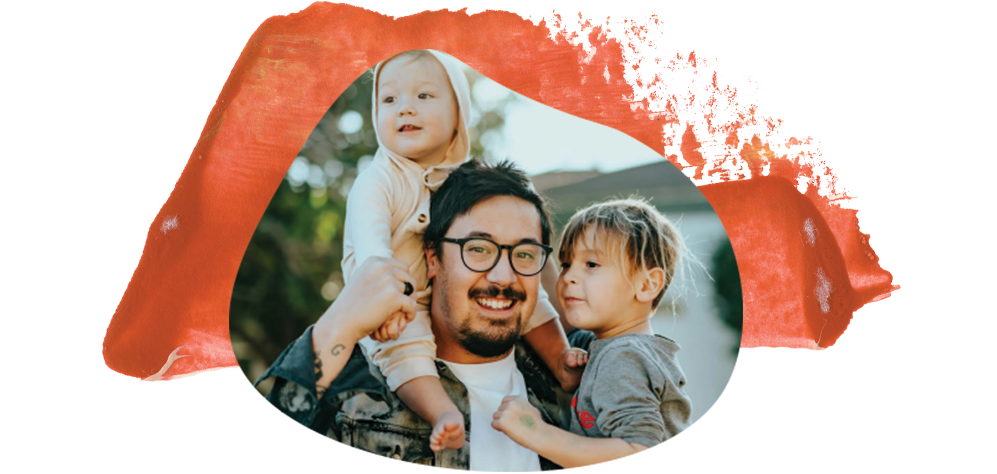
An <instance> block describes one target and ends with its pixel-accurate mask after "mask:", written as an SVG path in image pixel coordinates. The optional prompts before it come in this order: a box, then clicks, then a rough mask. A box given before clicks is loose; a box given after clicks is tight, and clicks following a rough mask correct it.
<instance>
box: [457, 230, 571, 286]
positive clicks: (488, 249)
mask: <svg viewBox="0 0 997 474" xmlns="http://www.w3.org/2000/svg"><path fill="white" fill-rule="evenodd" d="M440 240H442V241H444V242H451V243H455V244H457V245H460V258H461V260H462V261H463V262H464V266H465V267H467V269H468V270H471V271H472V272H478V273H485V272H487V271H490V270H491V269H493V268H495V265H498V262H499V259H500V258H502V250H503V249H506V250H508V251H509V264H510V265H512V270H513V271H514V272H516V273H518V274H520V275H522V276H527V277H528V276H533V275H536V274H537V273H540V271H541V270H543V268H544V265H546V264H547V257H548V256H549V255H550V253H551V252H553V251H554V248H553V247H551V246H549V245H544V244H538V243H534V242H523V243H519V244H516V245H499V244H496V243H495V242H492V241H491V240H488V239H485V238H482V237H469V238H466V239H451V238H448V237H444V238H442V239H440Z"/></svg>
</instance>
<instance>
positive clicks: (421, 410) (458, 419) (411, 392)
mask: <svg viewBox="0 0 997 474" xmlns="http://www.w3.org/2000/svg"><path fill="white" fill-rule="evenodd" d="M395 393H396V394H397V395H398V398H400V399H401V400H402V401H403V402H405V405H406V406H408V407H409V409H411V410H412V411H414V412H415V413H416V414H417V415H419V416H420V417H422V419H423V420H426V421H428V422H429V423H431V424H432V425H433V434H432V435H430V437H429V447H430V449H432V450H433V451H440V450H442V449H444V448H445V449H458V448H460V447H461V446H463V445H464V415H463V414H461V412H460V410H458V409H457V405H454V403H453V402H452V401H450V397H449V396H447V393H446V392H445V391H444V390H443V385H440V379H438V378H436V377H416V378H414V379H412V380H409V381H408V382H405V383H404V384H402V386H401V387H398V390H397V391H396V392H395Z"/></svg>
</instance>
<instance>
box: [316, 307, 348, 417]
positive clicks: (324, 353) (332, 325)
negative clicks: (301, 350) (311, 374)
mask: <svg viewBox="0 0 997 474" xmlns="http://www.w3.org/2000/svg"><path fill="white" fill-rule="evenodd" d="M334 308H335V306H333V307H330V309H329V311H327V312H326V314H325V315H323V316H322V318H320V319H319V321H318V322H317V323H316V324H315V327H314V329H313V330H312V350H313V351H314V353H315V392H316V394H317V395H318V398H319V399H320V400H321V399H322V395H324V394H325V391H326V390H327V389H328V388H329V385H331V384H332V381H333V380H336V377H338V376H339V373H340V372H342V371H343V367H346V362H348V361H349V360H350V354H352V353H353V349H354V347H356V345H357V341H359V338H358V337H357V335H356V334H353V333H352V332H351V331H350V330H348V329H347V328H345V327H344V326H343V325H342V324H339V323H340V322H341V321H342V319H341V318H337V317H336V315H335V314H330V313H333V312H334V311H335V310H334Z"/></svg>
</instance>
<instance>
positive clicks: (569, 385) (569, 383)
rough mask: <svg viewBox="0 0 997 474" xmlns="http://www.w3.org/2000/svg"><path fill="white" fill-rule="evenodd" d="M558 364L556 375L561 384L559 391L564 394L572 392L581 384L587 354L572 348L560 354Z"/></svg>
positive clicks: (587, 360) (587, 357)
mask: <svg viewBox="0 0 997 474" xmlns="http://www.w3.org/2000/svg"><path fill="white" fill-rule="evenodd" d="M560 362H561V363H560V364H559V365H560V368H559V369H558V373H557V374H556V375H557V380H558V381H559V382H561V389H563V390H564V391H565V392H574V391H575V390H577V389H578V384H579V383H581V380H582V372H584V371H585V365H586V364H588V362H589V354H588V352H585V351H584V350H582V349H578V348H575V347H572V348H569V349H566V350H565V351H564V352H562V353H561V358H560Z"/></svg>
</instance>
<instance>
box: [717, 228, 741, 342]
mask: <svg viewBox="0 0 997 474" xmlns="http://www.w3.org/2000/svg"><path fill="white" fill-rule="evenodd" d="M710 263H711V273H712V275H713V288H714V290H715V291H714V292H713V295H714V296H713V298H714V304H715V305H716V307H717V310H718V313H719V316H720V320H721V321H723V322H724V324H725V325H727V326H728V327H730V328H731V329H733V330H734V331H735V332H737V335H738V339H737V341H738V344H737V345H735V346H734V348H733V352H734V354H735V355H736V354H737V352H738V350H739V348H740V342H741V338H740V336H741V330H742V327H743V325H744V299H743V297H742V293H741V274H740V272H739V271H738V268H737V259H736V258H735V257H734V248H733V247H731V245H730V240H728V239H724V240H722V241H721V242H720V243H719V244H718V245H717V248H716V250H714V251H713V255H712V257H711V262H710Z"/></svg>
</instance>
